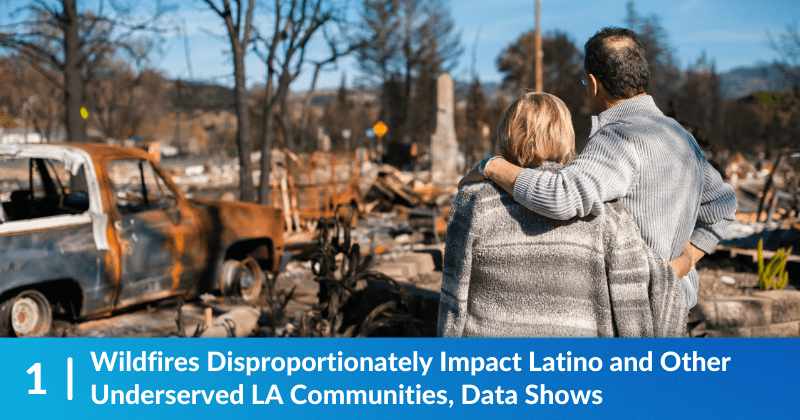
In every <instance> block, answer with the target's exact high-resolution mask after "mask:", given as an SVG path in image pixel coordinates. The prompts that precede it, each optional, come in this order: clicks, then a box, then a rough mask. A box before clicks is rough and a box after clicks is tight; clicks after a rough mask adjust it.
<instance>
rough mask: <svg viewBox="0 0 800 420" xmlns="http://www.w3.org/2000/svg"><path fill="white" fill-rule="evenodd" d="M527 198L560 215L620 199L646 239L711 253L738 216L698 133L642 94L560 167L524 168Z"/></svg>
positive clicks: (666, 247) (613, 111) (595, 129)
mask: <svg viewBox="0 0 800 420" xmlns="http://www.w3.org/2000/svg"><path fill="white" fill-rule="evenodd" d="M514 198H515V199H516V200H517V202H519V203H520V204H522V205H524V206H525V207H527V208H529V209H531V210H533V211H534V212H536V213H539V214H542V215H544V216H547V217H551V218H554V219H559V220H566V219H570V218H572V217H575V216H578V217H583V216H585V215H589V214H595V215H597V214H602V213H603V211H604V209H605V206H604V205H603V203H604V202H606V201H610V200H615V199H620V201H622V203H623V204H624V205H625V207H627V208H628V210H630V212H631V214H633V218H634V219H635V220H636V222H637V223H638V225H639V228H640V229H641V231H642V235H643V237H644V240H645V242H646V243H647V245H649V246H650V247H651V248H652V249H653V250H655V251H656V252H657V253H658V254H659V255H661V256H662V257H664V258H666V259H667V260H672V259H675V258H677V257H678V256H679V255H680V254H681V251H682V250H683V247H684V245H685V244H686V239H687V238H690V237H691V242H692V244H694V245H695V246H696V247H698V248H700V249H701V250H703V251H705V252H706V253H710V252H711V251H712V250H713V249H714V247H715V246H716V245H717V243H718V242H719V241H720V240H722V239H724V238H725V235H727V233H728V229H729V228H730V225H731V224H732V223H733V221H734V220H735V214H736V207H737V201H736V194H735V192H734V190H733V187H731V186H730V185H728V184H725V183H723V182H722V178H721V177H720V175H719V172H717V171H716V170H715V169H714V168H713V167H711V165H710V164H709V163H708V161H706V157H705V155H704V154H703V152H702V151H701V150H700V147H698V145H697V142H696V141H695V139H694V137H692V135H691V134H689V133H688V132H687V131H686V130H684V129H683V128H682V127H681V126H680V124H678V123H677V122H676V121H675V120H673V119H672V118H669V117H667V116H665V115H664V114H663V113H662V112H661V111H660V110H659V109H658V107H656V105H655V103H654V102H653V98H652V97H650V96H647V95H645V96H640V97H635V98H631V99H628V100H626V101H624V102H621V103H619V104H617V105H615V106H613V107H611V108H609V109H607V110H605V111H603V112H601V113H600V115H598V116H597V117H596V118H595V117H593V121H592V134H591V136H590V137H589V143H588V144H587V145H586V148H585V149H584V150H583V152H582V153H581V154H580V155H578V157H577V158H575V160H574V161H573V162H572V163H570V164H569V165H568V166H567V167H565V168H564V169H563V170H561V171H559V172H558V173H557V174H552V173H548V172H541V171H533V170H529V169H526V170H523V171H522V173H520V174H519V176H518V177H517V179H516V182H515V183H514ZM682 281H683V284H684V287H685V293H686V300H687V302H688V306H689V308H691V307H692V306H694V305H695V304H696V303H697V291H698V288H699V281H698V277H697V271H695V270H694V268H692V271H691V272H690V273H689V274H688V275H687V276H686V277H684V278H683V279H682Z"/></svg>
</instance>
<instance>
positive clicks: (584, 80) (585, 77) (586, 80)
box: [581, 74, 600, 86]
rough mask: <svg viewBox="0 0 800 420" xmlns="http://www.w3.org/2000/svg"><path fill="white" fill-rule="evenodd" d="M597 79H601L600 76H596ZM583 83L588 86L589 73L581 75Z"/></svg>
mask: <svg viewBox="0 0 800 420" xmlns="http://www.w3.org/2000/svg"><path fill="white" fill-rule="evenodd" d="M595 78H596V79H599V78H600V76H595ZM581 84H582V85H584V86H587V85H588V84H589V75H588V74H587V75H585V76H581Z"/></svg>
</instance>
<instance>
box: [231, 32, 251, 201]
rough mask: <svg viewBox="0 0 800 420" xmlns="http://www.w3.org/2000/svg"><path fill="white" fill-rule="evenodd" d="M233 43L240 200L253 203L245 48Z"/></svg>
mask: <svg viewBox="0 0 800 420" xmlns="http://www.w3.org/2000/svg"><path fill="white" fill-rule="evenodd" d="M237 38H238V37H237ZM231 41H232V42H231V47H232V48H233V65H234V77H235V78H236V88H235V89H234V91H233V100H234V103H235V106H236V120H237V126H238V128H237V135H236V137H237V139H236V140H237V141H236V149H237V151H238V152H239V191H241V197H240V198H239V199H240V200H241V201H246V202H248V203H252V202H253V199H254V198H255V197H254V191H253V164H252V162H251V160H250V153H251V152H252V151H253V144H252V142H251V140H250V107H249V106H248V104H247V87H246V85H245V77H244V48H242V46H241V45H240V44H239V43H238V42H235V41H233V37H231Z"/></svg>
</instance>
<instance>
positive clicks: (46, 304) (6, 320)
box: [0, 290, 53, 337]
mask: <svg viewBox="0 0 800 420" xmlns="http://www.w3.org/2000/svg"><path fill="white" fill-rule="evenodd" d="M52 324H53V310H52V308H51V307H50V301H48V300H47V297H45V296H44V295H43V294H41V293H40V292H39V291H37V290H25V291H23V292H22V293H20V294H18V295H17V296H16V297H14V298H11V299H8V300H6V301H5V302H3V303H2V304H0V335H2V336H5V337H39V336H42V335H45V334H47V333H48V332H49V331H50V327H51V325H52Z"/></svg>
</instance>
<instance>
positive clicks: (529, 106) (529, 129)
mask: <svg viewBox="0 0 800 420" xmlns="http://www.w3.org/2000/svg"><path fill="white" fill-rule="evenodd" d="M497 140H498V145H499V146H500V153H501V154H502V155H503V157H504V158H505V159H506V160H508V161H509V162H511V163H515V164H517V165H519V166H522V167H531V166H538V165H541V164H543V163H544V162H545V161H546V160H549V161H554V162H558V163H562V164H567V163H569V162H570V161H571V160H572V158H573V157H575V131H574V130H573V128H572V116H571V115H570V113H569V109H567V106H566V105H565V104H564V102H563V101H562V100H561V99H558V98H557V97H555V96H553V95H551V94H549V93H543V92H528V93H526V94H524V95H522V97H520V98H519V99H517V100H515V101H514V102H512V103H511V105H509V106H508V108H506V110H505V111H504V112H503V115H502V116H501V117H500V122H499V123H498V125H497Z"/></svg>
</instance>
